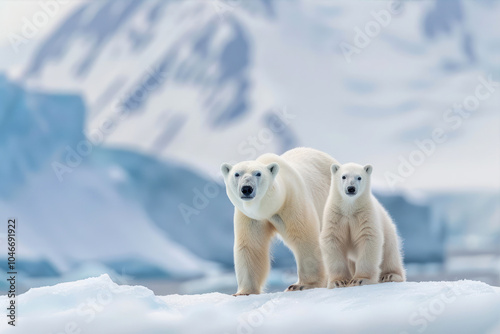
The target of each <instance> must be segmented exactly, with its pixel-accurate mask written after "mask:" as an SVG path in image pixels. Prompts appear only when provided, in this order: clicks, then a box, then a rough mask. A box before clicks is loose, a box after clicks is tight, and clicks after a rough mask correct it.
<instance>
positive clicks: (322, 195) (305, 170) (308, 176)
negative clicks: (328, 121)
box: [257, 147, 338, 222]
mask: <svg viewBox="0 0 500 334" xmlns="http://www.w3.org/2000/svg"><path fill="white" fill-rule="evenodd" d="M257 160H260V161H265V162H269V161H275V162H278V164H280V163H281V164H280V167H281V168H280V173H281V171H283V172H285V171H286V169H287V168H288V167H289V168H291V169H293V170H294V171H295V172H296V174H298V177H300V178H301V179H302V181H303V182H304V184H305V187H306V191H307V192H308V194H307V195H308V196H307V197H309V198H311V199H312V200H313V202H314V207H315V209H316V212H317V213H318V218H319V221H320V222H321V221H322V220H323V210H324V208H325V203H326V199H327V198H328V194H329V191H330V181H331V169H330V167H331V165H332V164H334V163H338V162H337V161H336V160H335V159H333V158H332V157H331V156H329V155H328V154H326V153H324V152H321V151H318V150H315V149H312V148H306V147H298V148H294V149H292V150H289V151H287V152H285V153H283V154H282V155H281V156H276V155H274V154H264V155H262V156H260V157H259V158H258V159H257ZM284 163H285V164H287V165H288V166H281V165H283V164H284ZM278 175H279V174H278ZM287 177H293V175H287Z"/></svg>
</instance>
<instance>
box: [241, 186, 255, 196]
mask: <svg viewBox="0 0 500 334" xmlns="http://www.w3.org/2000/svg"><path fill="white" fill-rule="evenodd" d="M241 193H242V194H243V195H245V196H248V195H250V194H251V193H253V188H252V187H250V186H243V187H241Z"/></svg>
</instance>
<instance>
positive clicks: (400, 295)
mask: <svg viewBox="0 0 500 334" xmlns="http://www.w3.org/2000/svg"><path fill="white" fill-rule="evenodd" d="M6 300H7V297H6V296H2V297H0V304H1V305H4V304H5V302H6ZM18 312H19V317H18V319H17V320H16V326H15V327H12V326H9V325H7V324H6V321H2V322H1V323H0V332H1V333H4V334H9V333H16V334H19V333H22V334H32V333H93V334H100V333H103V334H104V333H106V334H109V333H120V334H127V333H130V334H137V333H148V334H154V333H186V334H192V333H219V334H220V333H245V334H248V333H401V334H403V333H422V332H424V331H425V333H491V334H497V333H500V317H499V312H500V288H498V287H492V286H489V285H487V284H485V283H481V282H477V281H467V280H462V281H456V282H419V283H417V282H405V283H383V284H377V285H371V286H361V287H350V288H340V289H333V290H328V289H313V290H305V291H297V292H277V293H267V294H266V293H265V294H261V295H251V296H240V297H233V296H231V295H226V294H221V293H208V294H199V295H168V296H156V295H155V294H154V293H153V292H152V291H151V290H149V289H147V288H145V287H143V286H127V285H118V284H116V283H114V282H113V281H112V280H111V279H110V277H109V276H108V275H102V276H100V277H95V278H89V279H85V280H80V281H75V282H69V283H61V284H57V285H55V286H47V287H41V288H33V289H31V290H30V291H28V292H26V293H24V294H22V295H21V296H19V297H18Z"/></svg>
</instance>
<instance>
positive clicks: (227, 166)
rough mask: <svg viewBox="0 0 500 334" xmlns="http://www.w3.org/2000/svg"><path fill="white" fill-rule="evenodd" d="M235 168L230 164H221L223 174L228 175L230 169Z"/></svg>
mask: <svg viewBox="0 0 500 334" xmlns="http://www.w3.org/2000/svg"><path fill="white" fill-rule="evenodd" d="M232 168H233V166H231V165H230V164H227V163H223V164H222V165H220V171H221V172H222V175H224V176H227V174H229V171H230V170H231V169H232Z"/></svg>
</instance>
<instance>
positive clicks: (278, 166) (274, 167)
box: [267, 162, 280, 176]
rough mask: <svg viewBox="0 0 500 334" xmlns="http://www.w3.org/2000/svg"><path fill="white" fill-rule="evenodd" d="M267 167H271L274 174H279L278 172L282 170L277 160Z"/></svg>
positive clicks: (270, 169)
mask: <svg viewBox="0 0 500 334" xmlns="http://www.w3.org/2000/svg"><path fill="white" fill-rule="evenodd" d="M267 169H269V171H270V172H271V175H272V176H276V175H278V172H279V170H280V165H278V164H277V163H276V162H273V163H271V164H269V165H267Z"/></svg>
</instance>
